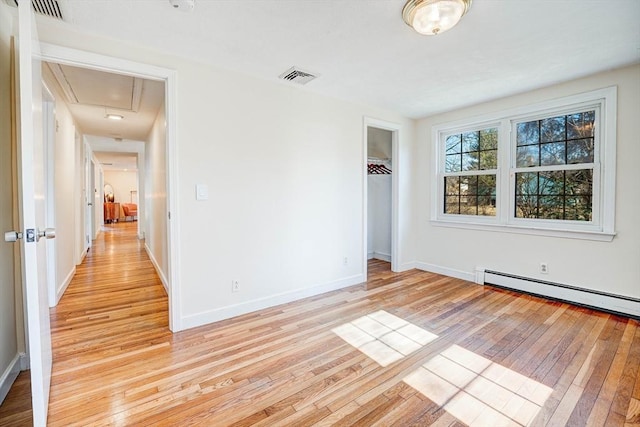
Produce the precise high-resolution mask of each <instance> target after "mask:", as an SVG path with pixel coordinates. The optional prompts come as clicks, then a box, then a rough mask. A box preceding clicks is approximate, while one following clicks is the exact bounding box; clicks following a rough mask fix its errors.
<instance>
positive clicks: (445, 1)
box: [402, 0, 472, 36]
mask: <svg viewBox="0 0 640 427" xmlns="http://www.w3.org/2000/svg"><path fill="white" fill-rule="evenodd" d="M471 2H472V0H408V1H407V3H406V4H405V5H404V8H402V19H403V20H404V22H406V23H407V25H409V26H410V27H413V29H414V30H416V31H417V32H418V33H420V34H425V35H429V36H435V35H438V34H440V33H444V32H445V31H447V30H450V29H451V28H453V27H454V26H455V25H456V24H457V23H458V21H460V19H461V18H462V16H464V14H465V13H467V11H468V10H469V8H470V7H471Z"/></svg>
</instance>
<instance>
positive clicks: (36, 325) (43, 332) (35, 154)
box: [18, 1, 54, 426]
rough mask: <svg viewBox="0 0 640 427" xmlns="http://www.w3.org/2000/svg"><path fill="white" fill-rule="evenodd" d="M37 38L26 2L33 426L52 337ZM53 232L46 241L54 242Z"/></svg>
mask: <svg viewBox="0 0 640 427" xmlns="http://www.w3.org/2000/svg"><path fill="white" fill-rule="evenodd" d="M34 54H38V55H39V43H38V34H37V30H36V25H35V18H34V16H33V12H32V11H31V2H30V1H21V2H20V3H19V6H18V67H19V72H18V78H19V82H18V85H19V88H20V96H19V103H20V109H19V117H20V126H19V132H20V135H19V142H18V144H19V149H18V155H19V157H18V169H19V171H18V180H19V184H18V186H19V194H20V202H19V203H20V228H21V232H22V233H23V238H22V240H21V243H20V245H21V249H22V251H21V252H22V263H23V264H22V278H23V286H24V288H25V299H26V312H27V335H28V340H27V345H28V350H27V351H28V354H29V363H30V366H31V394H32V402H33V423H34V425H36V426H44V425H46V422H47V407H48V404H49V386H50V384H51V363H52V354H51V333H50V324H49V302H48V298H47V295H48V294H47V260H46V244H45V240H44V239H40V234H41V232H40V230H43V232H44V229H45V226H46V225H47V224H46V223H45V221H46V217H45V202H46V200H45V195H46V191H45V190H46V188H45V179H44V171H45V167H44V166H45V163H44V160H45V159H44V146H43V145H44V144H43V138H42V77H41V68H40V67H41V64H40V60H39V59H37V58H36V57H35V56H34ZM53 236H54V232H53V230H49V231H48V236H47V237H53Z"/></svg>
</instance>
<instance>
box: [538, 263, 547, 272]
mask: <svg viewBox="0 0 640 427" xmlns="http://www.w3.org/2000/svg"><path fill="white" fill-rule="evenodd" d="M540 273H542V274H549V265H548V264H547V263H546V262H541V263H540Z"/></svg>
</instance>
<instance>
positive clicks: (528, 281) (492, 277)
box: [484, 270, 640, 320]
mask: <svg viewBox="0 0 640 427" xmlns="http://www.w3.org/2000/svg"><path fill="white" fill-rule="evenodd" d="M484 284H487V285H492V286H498V287H501V288H506V289H512V290H518V291H522V292H525V293H527V294H532V295H537V296H542V297H545V298H551V299H554V300H559V301H563V302H568V303H571V304H576V305H581V306H585V307H589V308H594V309H596V310H601V311H606V312H609V313H614V314H621V315H623V316H628V317H632V318H634V319H638V320H640V299H637V298H631V297H627V296H624V295H616V294H610V293H606V292H600V291H594V290H591V289H583V288H578V287H576V286H570V285H565V284H562V283H554V282H547V281H545V280H538V279H532V278H530V277H522V276H516V275H514V274H509V273H502V272H499V271H492V270H485V271H484Z"/></svg>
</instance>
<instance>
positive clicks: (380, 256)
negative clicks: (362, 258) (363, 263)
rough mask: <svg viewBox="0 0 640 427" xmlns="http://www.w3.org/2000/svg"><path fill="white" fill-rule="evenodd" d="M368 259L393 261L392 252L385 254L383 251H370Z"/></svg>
mask: <svg viewBox="0 0 640 427" xmlns="http://www.w3.org/2000/svg"><path fill="white" fill-rule="evenodd" d="M367 259H379V260H380V261H386V262H391V254H385V253H382V252H375V251H374V252H368V253H367Z"/></svg>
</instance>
